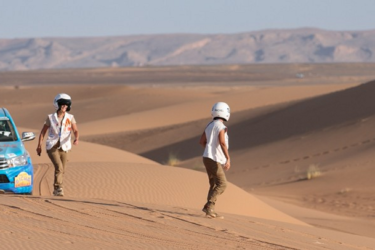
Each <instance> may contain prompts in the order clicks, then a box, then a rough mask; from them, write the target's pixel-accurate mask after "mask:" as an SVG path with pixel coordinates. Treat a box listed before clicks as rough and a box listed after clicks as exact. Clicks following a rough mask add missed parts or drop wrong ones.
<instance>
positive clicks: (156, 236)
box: [0, 85, 375, 249]
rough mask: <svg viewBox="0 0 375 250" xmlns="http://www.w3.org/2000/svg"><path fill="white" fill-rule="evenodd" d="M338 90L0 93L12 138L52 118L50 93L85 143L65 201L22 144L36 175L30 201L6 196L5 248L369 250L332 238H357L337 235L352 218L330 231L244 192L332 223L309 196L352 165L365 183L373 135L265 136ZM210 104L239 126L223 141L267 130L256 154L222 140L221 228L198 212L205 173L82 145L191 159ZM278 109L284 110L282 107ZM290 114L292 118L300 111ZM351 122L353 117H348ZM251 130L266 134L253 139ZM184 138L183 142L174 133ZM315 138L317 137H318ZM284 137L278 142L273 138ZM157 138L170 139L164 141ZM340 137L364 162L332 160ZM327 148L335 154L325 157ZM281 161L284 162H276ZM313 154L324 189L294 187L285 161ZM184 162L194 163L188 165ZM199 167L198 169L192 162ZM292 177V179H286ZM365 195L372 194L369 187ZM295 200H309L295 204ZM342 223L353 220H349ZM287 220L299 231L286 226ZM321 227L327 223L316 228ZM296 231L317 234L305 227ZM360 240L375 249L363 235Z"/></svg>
mask: <svg viewBox="0 0 375 250" xmlns="http://www.w3.org/2000/svg"><path fill="white" fill-rule="evenodd" d="M351 86H353V85H351ZM347 87H348V85H329V86H323V85H321V86H302V87H300V86H294V87H267V88H264V87H261V88H255V87H251V88H249V87H241V88H238V87H235V86H232V87H230V88H220V91H218V89H211V88H208V89H207V88H197V87H194V88H188V87H187V86H184V87H183V88H146V87H145V88H131V87H125V86H120V85H119V86H107V87H103V86H95V87H88V86H86V85H82V86H70V87H61V86H50V87H46V86H44V87H30V88H21V89H14V88H3V89H2V90H1V91H0V96H1V100H2V102H3V103H4V104H3V106H6V107H7V108H8V109H9V110H10V111H11V113H12V115H13V118H15V120H16V123H17V125H18V126H19V130H20V131H35V132H36V133H38V131H39V129H40V128H41V126H42V124H43V120H44V119H45V116H46V115H47V114H48V113H49V112H51V109H52V103H51V99H52V98H53V96H54V93H56V92H61V91H62V90H64V91H63V92H67V93H70V94H71V95H72V97H73V98H74V99H73V109H72V113H73V114H74V115H75V116H76V118H77V121H78V123H79V124H78V126H79V129H80V131H81V135H82V141H81V143H80V145H78V146H76V147H74V148H73V150H72V152H71V154H70V155H71V159H70V163H69V167H68V169H67V172H66V180H65V185H66V188H65V190H66V197H64V198H56V197H53V196H51V187H52V179H53V169H52V166H51V164H50V163H49V159H48V158H47V157H46V155H45V154H44V155H42V157H37V156H36V153H35V148H36V141H32V142H27V143H26V147H27V149H28V150H29V152H30V154H31V155H32V157H33V162H34V164H35V188H34V195H33V196H26V197H25V196H15V195H8V194H7V195H3V196H2V197H1V200H2V202H1V205H0V206H1V207H2V212H1V213H0V217H1V221H2V224H3V225H4V226H3V227H2V228H1V229H0V230H1V232H2V233H1V234H0V240H1V242H2V245H3V246H4V247H7V248H9V247H16V248H21V247H22V248H24V249H40V248H47V247H54V248H57V249H67V248H69V249H92V248H102V249H108V248H115V249H145V248H146V249H192V248H195V249H196V248H198V249H210V248H212V247H214V248H217V249H235V248H242V249H374V248H375V240H374V239H373V238H366V237H364V236H358V235H352V234H347V233H342V232H339V231H341V230H340V228H339V227H341V226H343V227H344V230H343V231H346V232H350V233H356V234H359V232H361V231H360V230H352V231H350V230H346V229H345V226H347V225H348V224H352V225H354V224H355V223H357V222H358V220H355V218H354V219H347V221H345V220H346V219H340V220H341V222H340V223H336V225H334V226H332V225H331V224H330V222H332V223H333V224H335V221H338V220H339V219H338V217H336V216H335V215H330V214H319V213H314V218H312V219H311V218H310V217H309V218H310V220H309V218H306V217H307V216H306V215H307V214H309V212H306V210H302V209H299V208H298V207H293V209H291V208H290V207H287V206H286V205H285V204H284V203H278V202H277V201H274V200H267V199H264V201H262V200H260V199H258V198H256V197H255V196H253V195H252V194H249V193H248V192H245V190H246V191H249V192H253V193H258V194H265V195H268V196H273V197H276V198H277V199H279V200H284V201H288V202H289V203H294V204H296V205H305V204H321V203H323V204H324V206H326V209H325V210H326V211H329V212H333V213H335V212H337V210H335V209H333V208H335V206H336V203H335V201H337V199H332V201H331V200H330V199H328V198H329V197H328V196H327V197H328V198H327V197H326V198H325V199H324V202H319V199H321V196H320V194H322V193H321V192H322V191H320V192H316V191H315V189H314V187H316V186H319V188H320V189H319V190H328V189H330V188H331V189H330V190H337V188H338V186H339V185H337V186H336V187H331V183H333V182H335V183H340V182H339V181H340V180H342V179H345V178H348V176H353V175H355V174H358V173H356V172H355V171H354V170H353V168H350V166H352V165H353V166H359V167H360V168H361V169H362V170H363V171H372V170H371V169H370V166H371V161H370V159H371V150H370V149H371V147H370V146H371V145H369V144H368V143H363V144H360V142H364V141H366V138H367V137H366V136H365V135H366V134H368V132H369V131H370V130H371V128H373V123H371V122H367V123H366V122H365V123H355V122H354V123H349V124H351V126H346V125H345V123H343V122H342V121H341V120H340V122H339V123H333V124H331V125H332V126H331V130H327V129H326V128H327V125H324V124H325V123H323V125H322V126H321V127H319V126H318V127H316V126H312V128H310V129H307V131H302V132H298V133H289V132H288V131H289V130H285V129H283V128H284V127H279V128H280V129H279V130H276V132H275V131H273V132H272V129H275V128H278V126H279V125H280V124H282V123H280V122H282V121H284V122H286V124H288V122H289V123H290V121H291V118H289V117H295V116H289V113H288V112H287V111H288V108H290V107H293V105H297V104H296V102H292V101H296V100H300V99H303V98H307V97H313V96H316V95H319V94H324V93H329V92H332V91H338V90H341V89H345V88H347ZM51 96H52V98H51ZM349 96H350V95H349ZM75 100H76V101H75ZM215 100H223V101H227V102H228V103H230V104H231V107H232V111H233V114H237V115H238V116H239V117H241V118H238V117H237V118H235V116H233V119H232V120H231V122H232V121H233V123H232V124H229V125H231V127H230V129H231V128H235V129H232V130H230V131H231V132H232V131H246V130H247V129H250V130H251V131H252V134H254V131H259V133H260V132H262V131H264V130H265V129H266V130H267V131H271V132H272V133H271V134H269V136H270V138H268V137H267V138H264V137H262V136H261V135H258V137H255V139H257V140H258V143H255V144H254V143H253V144H251V147H249V146H248V144H247V143H242V144H241V143H239V141H238V142H236V140H238V139H241V137H240V135H241V134H240V133H239V134H236V133H232V134H230V135H231V136H232V137H233V139H234V141H233V140H231V143H232V144H231V145H233V146H232V147H231V150H232V151H231V152H232V157H233V159H234V164H233V168H232V169H231V171H229V172H228V179H229V180H230V181H231V182H232V183H236V184H237V185H238V186H239V187H241V188H243V189H241V188H239V187H238V186H236V185H234V184H230V185H229V187H228V190H227V191H226V192H225V193H224V194H223V195H222V196H221V197H220V199H219V201H218V204H217V210H218V211H219V212H221V213H223V214H224V215H225V219H224V220H210V219H207V218H204V217H203V216H202V212H201V211H200V209H201V207H202V205H203V203H204V200H205V196H206V189H207V188H208V183H207V176H206V174H205V173H203V172H199V171H192V170H188V169H183V168H177V167H169V166H163V165H160V164H159V163H157V162H155V161H153V160H150V159H146V158H143V157H141V156H139V155H135V154H132V153H129V152H127V151H124V150H121V147H120V146H117V149H116V148H113V147H108V146H103V145H98V144H94V143H89V142H85V141H84V138H85V137H86V138H91V139H92V138H103V135H107V137H108V138H111V139H112V140H113V138H114V136H113V135H116V136H117V135H119V133H120V134H121V133H129V132H131V133H132V134H131V135H132V136H133V140H132V139H131V138H132V137H126V138H127V140H126V141H123V140H122V139H123V138H124V137H122V136H117V138H118V141H117V142H114V143H113V144H114V145H115V146H116V145H121V144H123V143H124V142H126V143H128V144H129V145H128V147H130V148H131V144H132V143H134V144H137V145H135V146H136V147H138V149H137V150H139V151H140V152H143V153H146V152H148V151H150V150H157V149H158V148H153V147H152V146H150V145H159V146H157V147H160V148H163V147H164V146H168V145H173V143H177V145H182V144H184V142H188V144H186V145H188V147H190V148H192V147H194V150H192V152H198V151H201V149H200V148H199V146H198V145H197V142H196V137H197V135H199V134H200V133H201V131H202V126H201V125H200V124H204V123H205V119H206V117H207V113H209V112H207V107H208V109H210V107H211V105H212V103H213V102H214V101H215ZM285 102H287V104H280V103H285ZM272 105H276V106H272ZM296 107H297V110H298V105H297V106H296ZM280 108H282V109H283V110H285V111H283V112H284V113H283V112H281V113H280V112H276V114H277V115H276V116H275V115H274V114H275V113H274V111H275V110H279V109H280ZM301 109H302V108H301ZM313 111H314V110H311V111H309V112H313ZM355 113H356V112H355V111H354V112H353V114H355ZM310 114H311V113H310ZM265 115H266V116H265ZM331 116H332V115H329V114H327V116H326V117H325V118H324V119H325V120H324V121H328V120H329V119H328V118H329V117H331ZM259 117H263V118H262V119H259ZM102 118H105V119H102ZM354 118H355V119H354ZM357 118H358V117H353V121H354V120H358V119H359V118H358V119H357ZM360 118H361V119H362V117H360ZM285 119H286V120H285ZM288 119H289V120H288ZM350 121H352V120H350ZM371 121H372V120H371ZM196 122H198V123H196ZM197 124H199V126H197ZM272 124H273V126H272ZM303 124H305V125H307V124H309V122H308V121H307V122H306V123H301V124H300V125H299V126H303ZM328 124H330V123H328ZM343 124H344V125H343ZM353 124H354V125H353ZM363 124H365V125H364V126H363ZM265 125H267V126H265ZM333 125H335V126H336V127H335V126H333ZM168 126H169V127H168ZM254 126H255V127H254ZM256 126H259V128H263V129H259V130H256V128H257V127H256ZM262 126H265V127H262ZM283 126H284V125H283ZM337 126H338V127H337ZM355 126H357V127H361V128H362V129H363V130H362V135H363V136H362V137H361V136H358V134H357V133H356V132H355V131H356V130H355V131H354V132H353V127H355ZM160 127H164V128H173V129H167V130H165V131H167V132H163V133H156V134H153V136H152V137H151V138H152V139H149V140H147V137H146V136H145V135H147V133H146V134H145V131H146V130H145V129H148V130H147V131H148V133H150V131H158V129H160ZM181 128H182V129H184V130H180V129H181ZM241 129H242V130H241ZM254 129H255V130H254ZM317 129H318V130H319V131H320V132H319V133H316V132H315V131H316V130H317ZM182 131H186V132H184V133H182ZM198 131H199V132H198ZM278 131H279V132H278ZM290 131H293V129H291V130H290ZM283 132H285V133H286V134H282V133H283ZM166 133H170V134H168V136H165V135H166ZM280 133H281V134H280ZM351 133H352V134H351ZM121 135H123V134H121ZM306 135H310V136H309V137H308V136H306ZM343 135H347V136H352V139H353V140H354V139H356V141H357V143H359V144H358V145H357V146H353V147H352V148H353V150H359V151H360V152H362V153H361V154H357V153H355V151H350V152H351V153H352V154H353V155H352V156H350V155H348V154H347V151H346V152H344V151H345V150H342V152H340V153H339V154H335V153H334V149H335V148H336V145H337V143H336V142H337V140H338V138H341V137H342V136H343ZM116 136H115V137H116ZM129 138H130V139H129ZM236 138H237V139H236ZM272 138H273V140H272ZM298 138H300V139H299V140H298ZM302 138H303V139H304V138H308V139H307V141H306V140H305V141H304V142H307V143H303V144H301V143H298V142H299V141H301V140H302ZM322 138H329V140H328V141H327V142H325V143H324V144H323V145H321V144H318V141H321V140H322ZM346 138H348V137H346ZM139 139H142V140H143V141H142V140H141V141H140V140H139ZM242 139H243V138H242ZM142 142H143V143H142ZM193 142H194V146H191V145H193V144H189V143H193ZM342 142H343V143H344V142H345V143H344V144H343V145H349V146H350V145H354V143H353V141H351V140H346V139H343V140H342ZM348 143H349V144H348ZM114 145H111V146H114ZM142 145H144V146H143V148H142ZM303 145H306V146H305V147H304V146H303ZM340 145H341V144H340ZM154 147H155V146H154ZM365 147H367V150H366V148H365ZM195 148H197V149H195ZM285 148H287V149H293V150H285ZM325 148H329V149H333V151H332V150H331V151H329V152H330V153H329V154H325V153H324V152H325ZM281 149H284V151H280V150H281ZM195 150H197V151H195ZM186 152H189V150H186ZM314 152H318V153H319V152H320V153H321V154H320V155H319V157H322V158H319V159H320V160H319V162H324V168H323V169H322V171H324V172H327V174H325V175H324V176H323V177H324V178H319V179H314V180H313V181H311V182H307V181H298V180H299V179H298V178H301V176H300V174H301V173H302V168H303V167H305V165H303V166H302V165H301V166H300V167H299V168H296V166H295V165H293V164H289V163H290V162H289V163H285V164H284V163H281V164H280V162H282V160H281V159H283V160H284V161H285V160H287V159H296V158H295V157H296V156H299V157H302V158H303V156H305V155H311V156H314V154H313V153H314ZM344 156H347V158H345V157H344ZM185 158H187V159H190V161H193V160H194V157H193V158H189V157H185ZM196 158H199V154H198V155H196ZM248 159H251V164H247V165H243V164H240V163H241V162H249V160H248ZM366 159H369V160H368V161H366ZM186 162H189V160H188V161H186ZM304 162H305V163H307V162H308V161H304ZM355 163H357V165H354V164H355ZM351 164H352V165H351ZM345 166H347V168H346V170H347V171H340V172H339V173H340V174H342V176H339V175H336V174H335V173H336V172H337V171H336V172H335V170H340V169H345ZM295 169H297V170H298V171H301V172H298V171H297V172H298V173H297V175H291V174H290V173H291V172H293V171H295ZM368 176H370V175H368ZM360 180H361V181H362V180H363V179H360ZM317 182H318V183H317ZM351 183H352V186H353V187H354V185H357V186H355V190H356V192H358V193H351V192H348V194H349V195H351V194H353V195H354V197H353V198H358V197H363V199H366V198H368V197H369V196H366V192H363V190H362V189H360V187H362V186H361V185H360V184H361V183H362V182H361V183H358V182H357V181H355V180H352V182H351ZM363 183H365V182H363ZM363 183H362V184H363ZM366 183H368V184H367V185H369V186H371V180H370V177H369V179H368V182H366ZM285 184H286V185H285ZM288 184H289V185H290V186H288ZM306 184H308V185H306ZM348 187H349V186H348ZM244 189H245V190H244ZM292 190H297V191H298V192H296V191H295V192H292ZM312 190H314V191H312ZM348 190H349V189H348ZM332 192H333V191H332ZM310 194H311V195H310ZM323 195H325V194H324V193H323ZM331 195H332V194H331ZM301 197H305V198H306V199H305V200H303V199H302V200H301ZM269 204H271V205H269ZM368 206H370V204H368ZM275 207H277V208H278V209H280V210H277V209H275ZM344 207H345V205H340V208H341V211H342V210H345V209H343V208H344ZM311 208H314V209H315V210H316V209H321V207H311ZM356 209H357V210H356ZM368 209H369V210H368V212H372V211H373V210H372V208H369V207H368ZM347 210H348V211H350V212H354V213H355V215H358V216H359V217H361V216H362V217H361V218H360V219H363V214H366V216H367V215H368V214H369V213H368V212H367V213H362V214H361V213H360V212H358V213H357V212H356V211H362V212H363V211H364V210H363V209H362V208H361V207H358V206H357V208H355V209H354V210H352V209H347ZM281 211H282V212H281ZM287 214H288V215H287ZM345 215H347V216H349V215H350V214H349V212H347V213H346V214H345ZM294 216H295V217H296V218H298V219H296V218H293V217H294ZM331 216H332V217H331ZM322 218H324V223H316V222H317V221H318V220H322ZM340 218H341V217H340ZM345 218H347V217H345ZM352 218H353V217H352ZM303 221H305V222H308V223H310V224H313V225H314V226H315V225H317V226H319V227H320V228H316V227H311V226H309V225H307V224H306V223H305V222H303ZM342 221H344V222H342ZM371 225H372V224H366V225H365V226H367V227H370V226H371ZM321 227H326V228H331V229H335V230H325V229H322V228H321ZM360 228H362V229H363V227H360ZM362 233H363V234H362V235H365V236H369V237H372V235H369V234H366V233H364V231H362ZM20 239H21V240H20Z"/></svg>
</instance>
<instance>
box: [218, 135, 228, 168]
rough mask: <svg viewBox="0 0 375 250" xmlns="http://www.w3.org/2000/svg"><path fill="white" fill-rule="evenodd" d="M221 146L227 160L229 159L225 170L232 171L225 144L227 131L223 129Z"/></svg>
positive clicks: (220, 139) (220, 137) (220, 140)
mask: <svg viewBox="0 0 375 250" xmlns="http://www.w3.org/2000/svg"><path fill="white" fill-rule="evenodd" d="M219 144H220V147H221V149H222V150H223V153H224V155H225V158H227V162H226V163H225V164H224V169H225V170H229V169H230V157H229V152H228V147H227V144H226V143H225V129H222V130H221V131H220V133H219Z"/></svg>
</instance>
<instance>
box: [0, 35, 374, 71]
mask: <svg viewBox="0 0 375 250" xmlns="http://www.w3.org/2000/svg"><path fill="white" fill-rule="evenodd" d="M343 62H345V63H346V62H347V63H354V62H361V63H363V62H370V63H372V62H375V30H368V31H328V30H321V29H316V28H300V29H280V30H276V29H273V30H261V31H253V32H242V33H235V34H207V35H205V34H156V35H131V36H116V37H113V36H111V37H82V38H77V37H76V38H19V39H0V71H13V70H35V69H59V68H98V67H139V66H148V65H152V66H165V65H219V64H254V63H256V64H265V63H343Z"/></svg>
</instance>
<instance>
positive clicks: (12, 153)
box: [0, 141, 25, 158]
mask: <svg viewBox="0 0 375 250" xmlns="http://www.w3.org/2000/svg"><path fill="white" fill-rule="evenodd" d="M24 153H25V148H24V146H23V143H22V142H19V141H16V142H1V143H0V158H13V157H16V156H20V155H23V154H24Z"/></svg>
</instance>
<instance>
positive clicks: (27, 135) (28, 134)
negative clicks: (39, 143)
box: [21, 132, 35, 141]
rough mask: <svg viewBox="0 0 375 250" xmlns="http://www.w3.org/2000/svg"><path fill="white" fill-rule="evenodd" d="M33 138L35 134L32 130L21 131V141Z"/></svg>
mask: <svg viewBox="0 0 375 250" xmlns="http://www.w3.org/2000/svg"><path fill="white" fill-rule="evenodd" d="M34 139H35V134H34V133H33V132H23V133H22V139H21V141H32V140H34Z"/></svg>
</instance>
